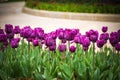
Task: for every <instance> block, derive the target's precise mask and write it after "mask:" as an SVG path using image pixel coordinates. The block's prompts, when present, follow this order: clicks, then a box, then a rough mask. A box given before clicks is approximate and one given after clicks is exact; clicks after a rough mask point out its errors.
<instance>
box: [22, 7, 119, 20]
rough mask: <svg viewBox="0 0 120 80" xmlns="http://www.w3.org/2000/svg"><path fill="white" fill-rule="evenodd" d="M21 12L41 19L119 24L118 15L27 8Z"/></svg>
mask: <svg viewBox="0 0 120 80" xmlns="http://www.w3.org/2000/svg"><path fill="white" fill-rule="evenodd" d="M22 11H23V12H24V13H27V14H32V15H35V16H42V17H50V18H63V19H73V20H91V21H107V22H120V14H93V13H72V12H56V11H47V10H36V9H31V8H28V7H23V10H22Z"/></svg>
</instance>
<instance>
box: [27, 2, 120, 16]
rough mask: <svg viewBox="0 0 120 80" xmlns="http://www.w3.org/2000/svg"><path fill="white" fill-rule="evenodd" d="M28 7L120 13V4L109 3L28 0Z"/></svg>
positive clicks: (64, 10)
mask: <svg viewBox="0 0 120 80" xmlns="http://www.w3.org/2000/svg"><path fill="white" fill-rule="evenodd" d="M26 6H27V7H30V8H33V9H39V10H50V11H63V12H81V13H112V14H119V13H120V5H110V4H109V5H108V4H87V3H84V4H76V3H57V2H54V3H47V2H39V3H38V2H34V1H33V2H27V3H26Z"/></svg>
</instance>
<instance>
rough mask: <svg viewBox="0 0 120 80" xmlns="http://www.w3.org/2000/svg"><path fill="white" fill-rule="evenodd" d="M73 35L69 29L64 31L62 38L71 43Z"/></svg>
mask: <svg viewBox="0 0 120 80" xmlns="http://www.w3.org/2000/svg"><path fill="white" fill-rule="evenodd" d="M75 35H76V34H75V33H74V32H73V31H72V30H71V29H65V33H64V38H65V39H66V40H68V41H71V40H73V39H74V37H75Z"/></svg>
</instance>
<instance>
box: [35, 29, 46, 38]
mask: <svg viewBox="0 0 120 80" xmlns="http://www.w3.org/2000/svg"><path fill="white" fill-rule="evenodd" d="M34 31H35V34H36V36H37V37H38V38H39V39H44V30H43V29H42V28H39V27H38V28H35V29H34Z"/></svg>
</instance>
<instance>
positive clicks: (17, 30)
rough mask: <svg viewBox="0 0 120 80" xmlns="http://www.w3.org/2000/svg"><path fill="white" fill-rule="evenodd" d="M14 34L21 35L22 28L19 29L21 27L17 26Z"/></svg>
mask: <svg viewBox="0 0 120 80" xmlns="http://www.w3.org/2000/svg"><path fill="white" fill-rule="evenodd" d="M13 32H14V33H15V34H19V33H20V27H19V26H15V28H14V30H13Z"/></svg>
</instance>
